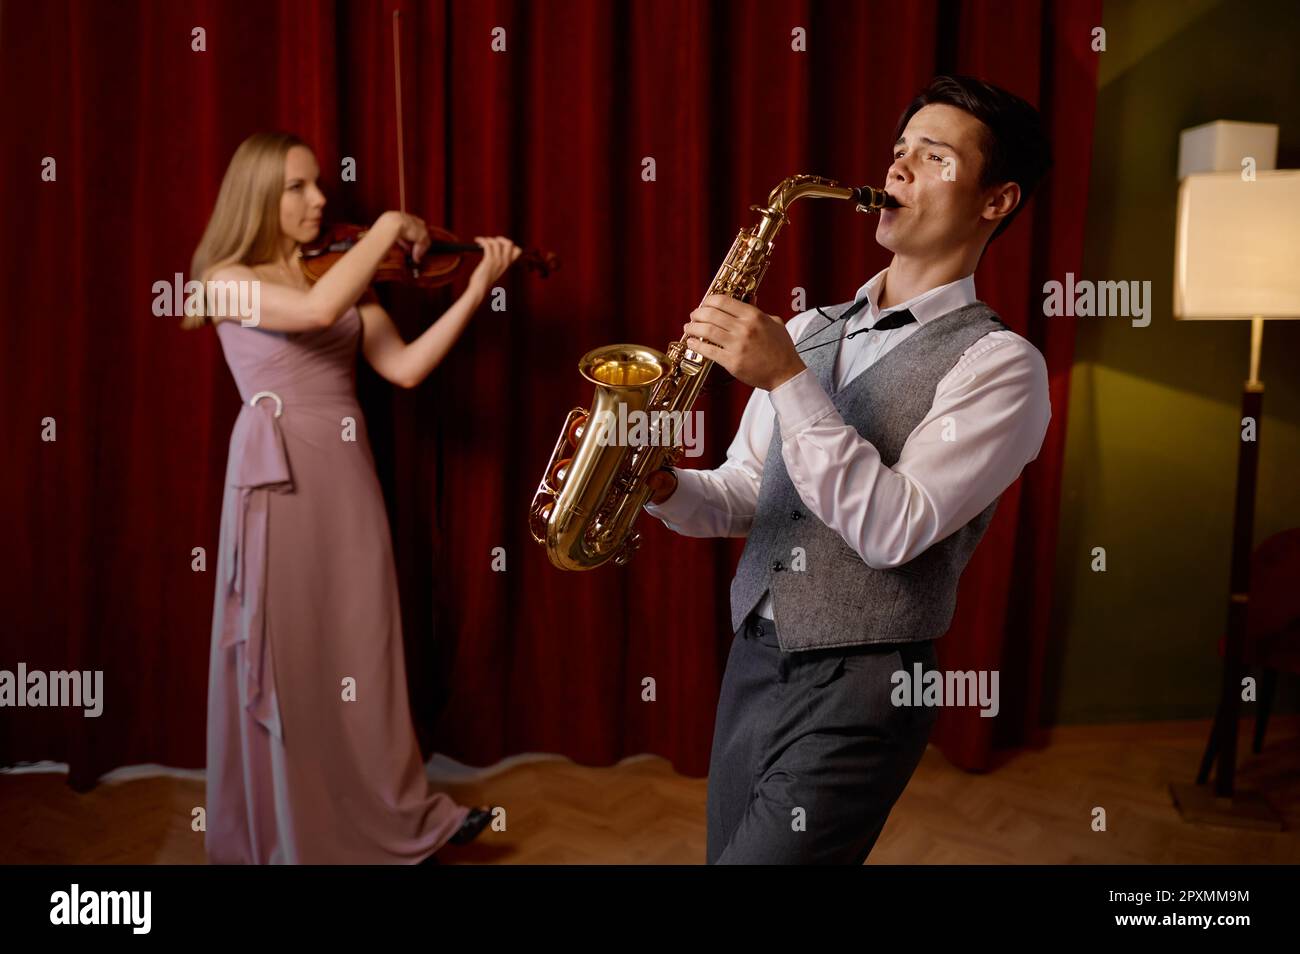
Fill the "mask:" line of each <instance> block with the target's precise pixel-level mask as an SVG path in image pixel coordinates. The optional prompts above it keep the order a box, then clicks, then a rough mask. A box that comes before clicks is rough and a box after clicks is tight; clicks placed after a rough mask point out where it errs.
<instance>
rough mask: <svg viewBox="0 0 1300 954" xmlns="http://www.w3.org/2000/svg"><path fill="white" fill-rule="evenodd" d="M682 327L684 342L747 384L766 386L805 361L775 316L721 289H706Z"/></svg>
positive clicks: (796, 370)
mask: <svg viewBox="0 0 1300 954" xmlns="http://www.w3.org/2000/svg"><path fill="white" fill-rule="evenodd" d="M682 328H683V330H684V331H685V332H686V344H687V346H688V347H690V348H692V349H694V350H695V351H698V352H699V353H700V354H702V355H704V357H706V358H708V359H709V360H710V361H716V362H717V363H718V364H720V365H722V366H723V367H724V368H726V369H727V370H728V371H729V372H730V373H731V376H732V377H734V378H735V379H736V380H738V381H741V382H743V383H745V384H748V385H749V386H750V387H755V388H762V389H763V390H765V391H771V390H773V389H774V388H778V387H780V386H781V385H782V384H784V383H785V382H786V381H789V380H790V379H791V378H792V377H794V376H795V375H796V374H798V373H799V372H800V371H802V370H803V369H804V368H805V367H807V366H806V365H805V364H804V363H803V359H801V358H800V357H799V354H798V352H797V351H795V347H794V342H793V341H791V340H790V335H789V333H788V332H787V331H786V330H785V323H784V322H782V321H781V319H780V318H777V317H775V316H773V315H769V314H766V313H765V312H763V311H761V310H759V309H758V308H755V307H754V306H753V305H747V304H745V303H744V302H741V301H737V300H736V299H734V298H729V297H727V296H726V295H709V296H708V297H707V298H705V299H704V301H703V302H702V303H701V305H700V307H699V308H696V309H695V310H694V311H693V312H691V320H690V321H688V322H686V324H684V325H683V326H682Z"/></svg>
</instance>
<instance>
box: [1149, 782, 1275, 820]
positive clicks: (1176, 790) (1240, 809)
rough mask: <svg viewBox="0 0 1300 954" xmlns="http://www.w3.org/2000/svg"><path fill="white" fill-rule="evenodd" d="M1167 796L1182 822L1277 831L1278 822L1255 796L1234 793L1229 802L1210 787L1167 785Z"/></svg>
mask: <svg viewBox="0 0 1300 954" xmlns="http://www.w3.org/2000/svg"><path fill="white" fill-rule="evenodd" d="M1169 794H1170V795H1171V796H1173V799H1174V806H1175V807H1176V808H1177V809H1178V813H1179V814H1180V815H1181V816H1182V818H1183V821H1185V822H1190V823H1193V824H1202V825H1221V826H1223V827H1225V828H1251V829H1254V830H1256V831H1281V830H1282V818H1281V816H1279V815H1278V814H1277V812H1275V811H1273V808H1272V806H1270V805H1269V804H1268V802H1267V801H1265V800H1264V796H1263V795H1261V794H1259V793H1258V792H1243V791H1241V790H1240V789H1238V790H1237V791H1235V792H1234V793H1233V795H1232V797H1231V798H1219V797H1218V796H1216V795H1215V794H1214V786H1213V785H1197V784H1195V783H1188V782H1170V783H1169Z"/></svg>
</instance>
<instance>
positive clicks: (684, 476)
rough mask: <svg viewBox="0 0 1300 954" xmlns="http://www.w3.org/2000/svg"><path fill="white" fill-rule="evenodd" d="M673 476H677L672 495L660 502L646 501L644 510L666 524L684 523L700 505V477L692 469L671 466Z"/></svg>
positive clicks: (688, 520)
mask: <svg viewBox="0 0 1300 954" xmlns="http://www.w3.org/2000/svg"><path fill="white" fill-rule="evenodd" d="M673 476H675V477H676V478H677V489H676V490H674V491H673V495H672V496H671V497H669V498H668V499H667V500H665V501H664V502H663V503H661V504H653V503H647V504H646V505H645V512H646V513H648V514H650V516H652V517H658V518H659V519H660V520H662V521H663V522H664V523H666V524H669V525H672V524H678V525H684V524H687V523H689V522H690V519H691V517H692V516H694V515H695V511H696V509H698V507H699V505H700V499H701V496H702V495H701V493H700V477H699V475H698V474H697V473H695V471H693V470H678V469H676V468H673Z"/></svg>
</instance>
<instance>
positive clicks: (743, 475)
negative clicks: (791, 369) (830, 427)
mask: <svg viewBox="0 0 1300 954" xmlns="http://www.w3.org/2000/svg"><path fill="white" fill-rule="evenodd" d="M815 314H816V312H815V311H813V312H802V313H800V314H799V315H796V316H795V317H793V318H791V319H790V320H789V321H788V322H786V326H785V327H786V331H787V332H788V333H789V334H790V336H791V337H792V338H793V339H794V340H795V341H798V340H799V336H800V335H801V334H802V333H803V329H804V327H805V326H806V325H807V323H808V319H809V316H811V315H815ZM775 426H776V413H775V411H774V410H773V408H772V403H771V401H770V400H769V395H768V392H767V391H764V390H762V389H761V388H755V389H754V391H753V393H752V394H750V396H749V401H748V402H747V403H746V404H745V411H744V413H743V414H742V415H741V418H740V426H739V427H738V428H737V429H736V436H735V438H734V439H733V440H732V442H731V446H730V447H729V448H728V449H727V459H726V461H725V462H724V463H723V464H722V465H721V466H720V467H718V468H716V469H714V470H693V469H683V468H676V469H674V471H673V473H675V474H676V475H677V489H676V490H675V491H674V492H673V495H672V496H671V497H669V498H668V499H667V500H665V501H664V502H663V503H662V504H646V506H645V510H646V513H648V514H650V515H651V516H654V517H658V518H659V519H660V520H662V521H663V522H664V524H665V525H666V526H667V527H668V528H669V529H670V530H673V531H675V532H677V533H680V534H682V535H683V536H688V537H744V536H748V535H749V528H750V527H751V526H752V525H753V523H754V512H755V510H756V509H757V506H758V488H759V485H760V484H761V483H762V480H763V462H764V461H765V460H766V459H767V451H768V446H769V445H770V444H771V442H772V429H773V428H774V427H775Z"/></svg>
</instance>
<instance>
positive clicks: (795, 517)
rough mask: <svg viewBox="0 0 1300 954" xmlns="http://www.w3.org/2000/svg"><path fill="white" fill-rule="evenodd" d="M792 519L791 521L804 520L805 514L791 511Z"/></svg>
mask: <svg viewBox="0 0 1300 954" xmlns="http://www.w3.org/2000/svg"><path fill="white" fill-rule="evenodd" d="M790 519H791V520H802V519H803V514H801V513H800V512H799V511H798V510H791V511H790Z"/></svg>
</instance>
